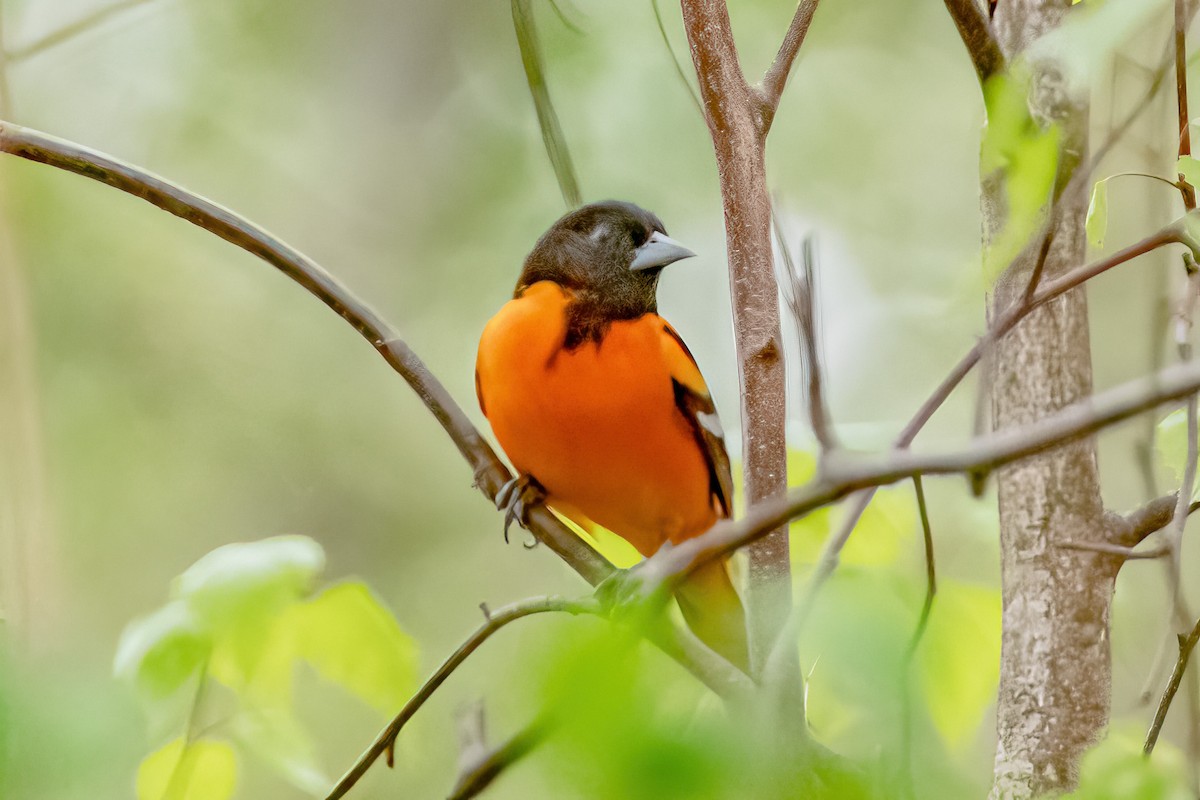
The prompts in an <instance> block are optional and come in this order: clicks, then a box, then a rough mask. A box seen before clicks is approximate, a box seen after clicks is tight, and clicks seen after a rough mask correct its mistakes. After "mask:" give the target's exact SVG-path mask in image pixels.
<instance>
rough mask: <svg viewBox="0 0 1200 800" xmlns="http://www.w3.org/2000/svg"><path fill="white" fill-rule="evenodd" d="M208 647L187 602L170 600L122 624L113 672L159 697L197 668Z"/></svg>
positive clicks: (207, 642) (206, 656)
mask: <svg viewBox="0 0 1200 800" xmlns="http://www.w3.org/2000/svg"><path fill="white" fill-rule="evenodd" d="M211 647H212V644H211V642H210V640H209V638H208V636H207V635H205V634H204V633H203V632H202V631H201V630H200V629H199V627H198V625H197V623H196V620H195V618H194V617H193V615H192V613H191V610H190V609H189V608H188V607H187V605H185V604H184V603H182V602H179V601H173V602H171V603H168V604H167V605H165V606H163V607H162V608H160V609H159V610H158V611H155V612H154V613H153V614H151V615H149V616H147V617H143V618H141V619H139V620H135V621H134V622H131V623H129V625H127V626H125V630H124V631H122V633H121V640H120V642H119V643H118V644H117V655H116V657H115V658H114V659H113V673H114V674H116V675H117V676H118V677H122V678H128V679H131V680H132V681H133V682H134V685H135V686H137V688H138V689H139V690H140V691H142V692H144V693H145V695H146V696H147V697H148V698H149V699H151V700H161V699H163V698H165V697H167V696H169V695H171V694H173V693H174V692H175V691H176V690H177V689H178V688H179V687H180V686H182V685H183V683H184V682H185V681H187V679H188V678H190V677H191V676H192V675H194V674H195V673H196V672H197V671H198V670H199V669H200V666H201V665H202V664H203V663H204V662H205V660H206V659H207V658H208V656H209V652H210V650H211Z"/></svg>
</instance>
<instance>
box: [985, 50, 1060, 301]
mask: <svg viewBox="0 0 1200 800" xmlns="http://www.w3.org/2000/svg"><path fill="white" fill-rule="evenodd" d="M1028 87H1029V79H1028V76H1024V77H1022V76H1020V75H1015V74H1009V73H1005V74H1002V75H996V76H993V77H992V78H990V79H988V82H987V84H986V85H985V86H984V104H985V106H986V107H987V129H986V130H985V131H984V135H983V144H982V148H981V153H980V165H981V171H982V172H983V174H984V176H985V179H986V180H1001V181H1002V186H1003V190H1004V200H1005V209H1004V213H1005V217H1004V224H1003V227H1001V229H1000V231H999V232H998V233H997V234H996V235H995V236H994V237H993V238H992V241H991V242H989V243H988V247H987V252H985V253H984V274H985V276H986V277H987V279H988V280H989V281H991V280H995V279H996V278H997V277H999V275H1000V273H1002V272H1003V271H1004V270H1005V269H1006V268H1007V267H1008V265H1009V264H1010V263H1012V261H1013V260H1014V259H1015V258H1016V257H1017V256H1018V255H1019V254H1020V253H1021V251H1022V250H1023V249H1024V248H1025V247H1026V245H1028V244H1029V240H1030V238H1031V237H1032V236H1033V235H1034V234H1035V233H1037V232H1038V231H1039V230H1040V229H1041V226H1042V222H1043V220H1044V217H1045V209H1046V205H1047V203H1048V202H1049V200H1050V195H1051V191H1052V190H1053V188H1054V179H1055V176H1056V174H1057V171H1058V153H1059V139H1060V131H1059V129H1058V127H1057V126H1055V125H1051V126H1049V127H1047V128H1042V127H1041V126H1040V125H1038V123H1037V122H1036V121H1035V120H1034V119H1033V117H1032V116H1031V115H1030V113H1029V108H1028V103H1027V100H1026V94H1027V92H1028Z"/></svg>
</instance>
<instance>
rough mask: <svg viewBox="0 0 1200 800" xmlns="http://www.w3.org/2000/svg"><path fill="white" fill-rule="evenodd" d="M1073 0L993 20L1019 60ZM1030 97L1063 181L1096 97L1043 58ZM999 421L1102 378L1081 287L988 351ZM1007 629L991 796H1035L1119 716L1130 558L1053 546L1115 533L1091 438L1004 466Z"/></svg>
mask: <svg viewBox="0 0 1200 800" xmlns="http://www.w3.org/2000/svg"><path fill="white" fill-rule="evenodd" d="M1069 7H1070V0H1055V1H1054V2H1047V0H1009V1H1008V2H1002V3H1001V4H1000V5H999V7H998V8H997V13H996V17H995V30H996V33H997V37H998V39H999V42H1000V46H1001V48H1002V50H1003V51H1004V53H1005V55H1006V56H1007V57H1008V59H1009V61H1010V63H1011V62H1012V61H1013V59H1014V56H1016V55H1017V54H1019V53H1020V52H1021V50H1023V49H1024V48H1025V47H1026V46H1027V45H1028V44H1029V43H1030V42H1031V41H1033V40H1034V39H1035V38H1037V37H1038V36H1039V35H1041V34H1042V33H1044V32H1046V31H1048V30H1050V29H1051V28H1053V27H1055V26H1056V25H1058V24H1059V22H1060V21H1061V19H1062V18H1063V16H1064V15H1065V13H1066V12H1067V10H1068V8H1069ZM1030 107H1031V109H1032V111H1033V113H1034V117H1035V118H1036V119H1038V121H1039V122H1041V123H1043V124H1049V123H1050V122H1055V123H1058V124H1059V125H1060V127H1061V129H1062V135H1063V137H1062V142H1063V151H1062V162H1061V165H1060V170H1059V182H1060V185H1062V184H1063V183H1065V182H1066V181H1067V180H1068V179H1069V177H1070V175H1071V174H1072V172H1073V170H1074V169H1075V168H1076V167H1077V166H1078V165H1079V163H1080V161H1081V160H1082V158H1083V156H1084V154H1085V153H1086V150H1087V116H1088V109H1087V103H1086V99H1081V98H1072V97H1070V96H1069V95H1068V93H1067V91H1066V88H1065V81H1064V79H1063V77H1062V75H1061V74H1060V73H1058V72H1057V70H1056V68H1055V67H1054V65H1053V64H1044V63H1043V64H1039V65H1036V66H1035V69H1034V77H1033V82H1032V89H1031V97H1030ZM1085 204H1086V195H1085V194H1084V193H1083V192H1080V191H1070V192H1068V193H1067V194H1064V196H1063V197H1062V198H1061V199H1060V200H1059V211H1058V216H1057V224H1056V225H1055V229H1054V232H1053V239H1052V243H1051V246H1050V248H1049V250H1048V252H1047V255H1046V259H1045V264H1044V272H1043V276H1044V278H1045V279H1050V278H1053V277H1055V276H1057V275H1059V274H1061V273H1063V272H1065V271H1066V270H1069V269H1070V268H1072V267H1073V266H1075V265H1077V264H1080V263H1082V261H1083V257H1084V254H1085V248H1086V242H1085V236H1084V213H1085ZM983 212H984V213H983V216H984V240H985V245H986V243H987V242H989V241H991V240H993V239H994V237H995V236H996V235H997V234H998V233H999V231H1000V230H1001V228H1002V227H1003V225H1004V222H1005V218H1006V215H1005V211H1004V200H1003V185H1002V181H1001V180H999V179H998V178H997V177H996V176H984V181H983ZM1035 238H1036V239H1037V240H1038V241H1035V242H1034V244H1033V245H1032V246H1031V247H1030V248H1028V249H1027V250H1026V252H1025V253H1024V254H1023V255H1022V256H1021V257H1020V258H1018V259H1017V261H1016V263H1014V264H1013V265H1012V266H1011V267H1010V268H1009V270H1008V271H1007V272H1006V273H1005V274H1004V275H1003V276H1001V278H1000V280H999V281H998V282H997V285H996V287H995V290H994V292H993V295H992V297H991V303H990V309H989V312H990V315H991V316H993V317H994V316H995V315H996V314H998V313H999V312H1000V311H1001V310H1002V309H1004V308H1007V307H1008V306H1009V305H1011V304H1012V303H1019V302H1021V300H1022V297H1023V295H1024V292H1025V289H1026V286H1027V284H1028V282H1029V279H1030V276H1031V274H1032V272H1033V270H1034V268H1035V264H1036V262H1037V259H1038V255H1039V250H1040V248H1039V246H1038V245H1039V244H1040V237H1035ZM991 361H992V364H991V367H992V369H991V380H992V383H991V401H992V412H993V425H994V427H995V428H996V429H997V430H999V429H1002V428H1009V427H1018V426H1022V425H1027V424H1029V423H1030V422H1032V421H1034V420H1036V419H1039V418H1041V417H1044V416H1046V415H1047V414H1049V413H1052V412H1054V411H1055V410H1057V409H1060V408H1062V407H1063V406H1065V405H1068V404H1070V403H1072V402H1074V401H1076V400H1079V399H1080V398H1083V397H1085V396H1087V395H1089V394H1091V391H1092V364H1091V350H1090V344H1089V336H1088V312H1087V298H1086V294H1085V290H1084V289H1083V287H1080V288H1078V289H1075V290H1073V291H1071V292H1069V293H1068V294H1066V295H1063V296H1062V297H1061V298H1059V299H1058V300H1056V301H1054V302H1052V303H1049V304H1047V305H1046V306H1044V307H1043V308H1041V309H1038V310H1037V311H1036V312H1034V313H1033V314H1031V315H1030V316H1029V317H1028V318H1027V319H1026V320H1025V321H1024V322H1023V323H1021V324H1020V325H1019V326H1018V327H1017V328H1016V329H1015V330H1014V331H1013V332H1012V333H1011V334H1010V335H1009V336H1008V337H1007V338H1006V339H1004V340H1002V342H1001V343H1000V344H999V345H998V346H997V349H996V352H995V355H994V358H992V359H991ZM998 489H999V506H1000V550H1001V572H1002V590H1003V602H1004V613H1003V638H1002V646H1001V667H1000V690H999V696H998V699H997V703H998V705H997V721H996V725H997V735H998V741H997V746H996V761H995V774H994V784H993V788H992V793H991V797H992V798H1027V797H1036V796H1040V795H1044V794H1056V793H1059V792H1063V791H1068V790H1070V789H1071V788H1073V787H1074V786H1075V783H1076V781H1077V777H1078V766H1079V759H1080V756H1081V755H1082V754H1083V752H1084V750H1085V749H1086V748H1087V747H1089V746H1090V745H1091V744H1093V743H1094V742H1095V741H1096V740H1097V739H1098V738H1099V736H1100V735H1101V733H1102V732H1103V730H1104V727H1105V725H1106V724H1107V722H1108V714H1109V704H1110V684H1111V664H1110V650H1109V606H1110V601H1111V597H1112V590H1113V582H1114V580H1115V578H1116V572H1117V568H1118V566H1119V561H1118V560H1117V559H1115V558H1113V557H1112V556H1108V555H1103V554H1099V553H1091V552H1085V551H1079V550H1069V549H1065V548H1060V547H1057V546H1056V543H1057V542H1059V541H1063V540H1077V541H1100V540H1104V539H1107V535H1106V534H1107V525H1108V522H1107V521H1106V518H1105V514H1104V508H1103V504H1102V501H1101V497H1100V485H1099V479H1098V475H1097V465H1096V447H1095V442H1094V440H1093V439H1085V440H1081V441H1078V442H1076V443H1073V444H1070V445H1068V446H1066V447H1063V448H1061V449H1058V450H1055V451H1052V452H1050V453H1047V454H1045V455H1043V456H1040V457H1037V458H1033V459H1029V460H1027V461H1024V462H1021V463H1019V464H1015V465H1012V466H1009V467H1006V468H1004V469H1003V470H1001V471H1000V473H999V475H998Z"/></svg>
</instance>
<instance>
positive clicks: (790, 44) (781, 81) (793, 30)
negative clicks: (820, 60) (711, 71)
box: [759, 0, 819, 136]
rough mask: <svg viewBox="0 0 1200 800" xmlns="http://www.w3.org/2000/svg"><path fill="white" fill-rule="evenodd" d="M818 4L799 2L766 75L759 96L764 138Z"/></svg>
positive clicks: (815, 1) (809, 0) (814, 2)
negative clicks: (761, 107) (761, 104)
mask: <svg viewBox="0 0 1200 800" xmlns="http://www.w3.org/2000/svg"><path fill="white" fill-rule="evenodd" d="M818 2H819V0H800V2H799V3H798V4H797V6H796V13H795V15H794V16H793V17H792V23H791V24H790V25H788V29H787V33H785V34H784V35H783V41H782V42H781V43H780V45H779V52H778V53H776V54H775V60H774V61H772V62H771V66H770V67H768V68H767V73H766V74H765V75H763V79H762V85H761V86H760V87H759V95H760V97H761V99H762V103H763V135H764V136H765V135H766V132H767V131H768V130H770V128H771V122H772V121H773V120H774V118H775V112H776V110H778V108H779V99H780V98H781V97H782V96H783V87H784V86H786V85H787V80H788V75H789V74H791V71H792V64H793V63H794V62H795V60H796V54H797V53H799V52H800V46H801V45H803V44H804V39H805V37H806V36H808V28H809V26H810V25H812V20H813V15H814V14H816V13H817V3H818Z"/></svg>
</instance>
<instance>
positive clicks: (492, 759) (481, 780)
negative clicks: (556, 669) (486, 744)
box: [447, 719, 548, 800]
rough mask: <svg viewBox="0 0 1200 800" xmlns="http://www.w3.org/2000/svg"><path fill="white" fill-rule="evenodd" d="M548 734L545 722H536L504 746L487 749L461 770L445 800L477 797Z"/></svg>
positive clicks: (517, 733) (509, 739)
mask: <svg viewBox="0 0 1200 800" xmlns="http://www.w3.org/2000/svg"><path fill="white" fill-rule="evenodd" d="M547 733H548V723H547V722H546V720H544V719H535V720H534V721H533V722H531V723H529V724H528V725H526V726H525V727H524V728H522V729H521V730H519V731H517V732H516V733H515V734H513V735H512V736H511V737H509V738H508V740H507V741H505V742H504V744H502V745H500V746H499V747H496V748H494V749H491V750H488V751H487V752H486V753H484V754H483V755H482V757H480V758H477V759H475V760H474V761H473V762H472V763H470V764H468V765H467V766H466V768H465V769H463V770H462V772H461V773H460V774H459V776H458V781H457V782H456V783H455V785H454V789H453V790H452V791H451V792H450V795H449V797H448V798H447V800H469V798H472V797H478V796H479V795H480V794H481V793H482V792H483V790H484V789H486V788H488V787H489V786H491V785H492V782H493V781H495V780H496V778H498V777H500V773H501V772H503V771H504V770H506V769H508V768H509V767H511V766H512V765H513V764H515V763H516V762H517V761H519V760H521V759H522V758H524V757H525V756H527V755H529V754H530V753H531V752H532V751H533V749H534V748H535V747H537V746H538V745H539V744H541V743H542V742H543V741H545V739H546V734H547Z"/></svg>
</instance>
